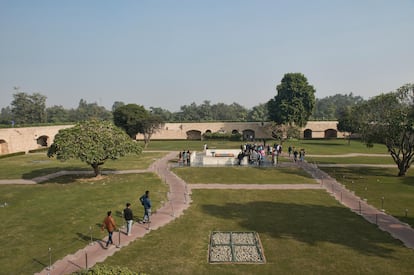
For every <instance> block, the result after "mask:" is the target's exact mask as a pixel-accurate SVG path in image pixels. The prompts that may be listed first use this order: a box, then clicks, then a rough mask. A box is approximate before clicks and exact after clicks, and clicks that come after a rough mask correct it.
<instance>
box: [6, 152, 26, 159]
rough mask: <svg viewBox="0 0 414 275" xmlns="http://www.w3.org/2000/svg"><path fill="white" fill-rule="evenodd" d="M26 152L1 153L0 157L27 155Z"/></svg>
mask: <svg viewBox="0 0 414 275" xmlns="http://www.w3.org/2000/svg"><path fill="white" fill-rule="evenodd" d="M25 154H26V152H16V153H11V154H6V155H1V156H0V159H4V158H9V157H14V156H21V155H25Z"/></svg>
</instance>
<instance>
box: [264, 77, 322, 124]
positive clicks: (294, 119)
mask: <svg viewBox="0 0 414 275" xmlns="http://www.w3.org/2000/svg"><path fill="white" fill-rule="evenodd" d="M276 89H277V95H276V96H275V97H274V98H272V99H271V100H269V102H268V111H269V118H270V120H272V121H274V122H276V123H278V124H289V125H293V124H294V125H297V126H299V127H303V126H305V125H306V123H307V121H308V119H309V117H310V115H311V114H312V111H313V108H314V106H315V89H314V88H313V86H311V85H309V83H308V80H307V79H306V77H305V76H304V75H303V74H301V73H287V74H285V75H284V77H283V78H282V81H281V83H280V84H279V85H278V86H277V87H276Z"/></svg>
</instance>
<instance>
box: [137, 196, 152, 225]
mask: <svg viewBox="0 0 414 275" xmlns="http://www.w3.org/2000/svg"><path fill="white" fill-rule="evenodd" d="M139 200H140V202H141V204H142V206H144V217H143V219H142V222H143V223H147V222H149V219H150V218H149V217H150V216H151V200H150V198H149V191H148V190H147V191H145V194H144V195H142V196H141V197H140V198H139Z"/></svg>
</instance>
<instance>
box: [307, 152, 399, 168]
mask: <svg viewBox="0 0 414 275" xmlns="http://www.w3.org/2000/svg"><path fill="white" fill-rule="evenodd" d="M306 161H307V162H310V163H316V164H394V165H395V166H396V167H397V165H396V164H395V162H394V160H393V159H392V157H391V156H390V155H384V156H382V157H379V156H357V157H306Z"/></svg>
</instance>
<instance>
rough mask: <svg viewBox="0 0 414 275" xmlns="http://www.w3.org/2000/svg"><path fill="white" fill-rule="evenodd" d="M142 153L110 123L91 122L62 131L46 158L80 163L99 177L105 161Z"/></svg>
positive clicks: (139, 147) (138, 147)
mask: <svg viewBox="0 0 414 275" xmlns="http://www.w3.org/2000/svg"><path fill="white" fill-rule="evenodd" d="M141 151H142V148H141V146H139V144H138V143H137V142H135V141H133V140H131V139H130V138H129V137H128V135H127V134H125V132H124V131H122V129H120V128H118V127H116V126H115V125H113V124H112V123H110V122H108V121H98V120H90V121H84V122H80V123H78V124H76V125H75V126H74V127H71V128H66V129H62V130H59V132H58V133H57V134H56V136H55V139H54V142H53V144H52V145H51V146H50V147H49V150H48V152H47V156H48V157H54V156H56V158H57V159H59V160H69V159H80V160H81V161H83V162H86V163H87V164H88V165H90V166H91V167H92V168H93V171H94V173H95V176H99V175H100V169H99V167H100V166H101V165H103V164H104V163H105V161H106V160H108V159H117V158H119V157H122V156H125V155H126V154H140V153H141Z"/></svg>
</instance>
